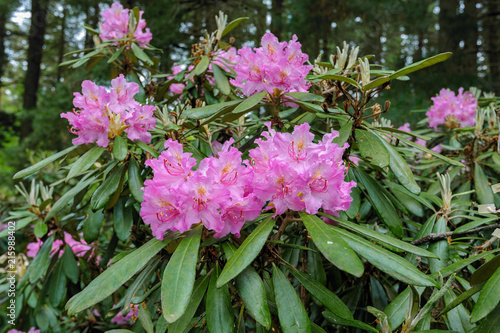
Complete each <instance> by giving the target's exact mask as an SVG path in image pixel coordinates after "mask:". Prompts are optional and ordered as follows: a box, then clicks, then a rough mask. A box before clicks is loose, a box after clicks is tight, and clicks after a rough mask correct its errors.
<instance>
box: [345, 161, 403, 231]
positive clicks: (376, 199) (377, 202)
mask: <svg viewBox="0 0 500 333" xmlns="http://www.w3.org/2000/svg"><path fill="white" fill-rule="evenodd" d="M355 175H356V178H357V179H358V181H359V182H361V184H363V186H364V187H365V189H366V192H368V200H369V201H370V202H371V204H372V206H373V208H374V209H375V212H376V213H377V215H378V217H379V218H380V219H381V220H382V222H383V223H384V224H385V225H386V226H387V227H388V228H389V229H390V230H391V231H392V232H393V233H394V234H395V235H396V236H397V237H403V223H402V222H401V219H400V218H399V216H398V213H397V212H396V209H395V208H394V206H393V205H392V203H391V201H390V200H389V199H388V198H387V197H386V196H385V194H384V193H383V190H382V187H381V186H380V184H379V183H377V182H376V181H375V179H373V178H372V177H371V176H370V175H368V174H365V173H363V172H362V171H360V170H355Z"/></svg>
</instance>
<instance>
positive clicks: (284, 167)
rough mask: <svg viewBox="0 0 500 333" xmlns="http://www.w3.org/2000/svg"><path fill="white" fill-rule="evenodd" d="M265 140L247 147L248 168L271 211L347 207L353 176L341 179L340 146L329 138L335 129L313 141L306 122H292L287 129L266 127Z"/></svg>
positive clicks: (335, 210)
mask: <svg viewBox="0 0 500 333" xmlns="http://www.w3.org/2000/svg"><path fill="white" fill-rule="evenodd" d="M263 136H264V137H265V138H266V140H262V139H258V140H256V143H257V144H258V147H257V148H255V149H252V150H250V152H249V154H250V161H251V165H252V168H253V171H254V181H253V182H254V193H255V194H256V195H257V197H259V198H261V199H263V200H265V201H269V202H270V206H274V207H275V208H276V214H282V213H284V212H285V211H286V210H287V209H290V210H295V211H300V210H304V209H305V210H306V212H308V213H309V214H316V213H318V210H319V209H320V208H323V211H324V212H325V213H328V214H333V215H337V214H338V211H343V210H348V209H349V207H350V205H351V201H352V198H351V195H350V193H351V188H352V187H354V186H356V183H355V182H354V181H351V182H345V181H344V178H345V173H346V168H345V165H344V162H343V160H342V155H343V153H344V149H345V148H347V147H348V146H349V145H348V144H345V145H344V147H342V148H341V147H339V146H338V145H337V144H336V143H332V140H333V139H334V138H335V137H337V136H338V132H336V131H332V133H329V134H326V135H325V136H324V137H323V139H322V141H320V142H319V143H313V139H314V134H312V133H311V132H310V127H309V124H307V123H304V124H302V125H298V126H296V127H295V129H294V131H293V133H291V134H290V133H277V132H276V131H274V130H272V129H271V128H269V132H264V133H263Z"/></svg>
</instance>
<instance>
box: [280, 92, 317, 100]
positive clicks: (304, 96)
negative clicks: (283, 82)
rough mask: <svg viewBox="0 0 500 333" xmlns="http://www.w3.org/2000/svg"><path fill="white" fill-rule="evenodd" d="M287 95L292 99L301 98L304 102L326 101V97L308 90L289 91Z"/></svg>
mask: <svg viewBox="0 0 500 333" xmlns="http://www.w3.org/2000/svg"><path fill="white" fill-rule="evenodd" d="M284 95H285V96H286V97H290V100H291V101H293V100H297V99H298V100H299V101H303V102H318V103H323V102H324V101H325V98H324V97H323V96H320V95H316V94H311V93H308V92H302V91H293V92H288V93H285V94H284Z"/></svg>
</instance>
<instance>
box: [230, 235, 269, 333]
mask: <svg viewBox="0 0 500 333" xmlns="http://www.w3.org/2000/svg"><path fill="white" fill-rule="evenodd" d="M222 248H223V249H224V253H225V254H226V258H227V259H228V260H229V259H230V258H231V257H232V255H233V254H234V252H235V251H236V248H235V247H234V246H233V245H232V244H231V243H229V242H224V243H222ZM235 282H236V289H237V290H238V294H239V295H240V297H241V300H242V301H243V304H244V305H245V308H246V309H247V311H248V313H249V314H250V315H251V316H252V318H254V319H255V320H256V321H257V322H258V323H259V324H261V325H262V326H264V327H266V328H268V329H269V328H270V327H271V313H270V312H269V307H268V306H267V297H266V290H265V289H264V283H263V282H262V279H261V278H260V276H259V274H257V272H256V271H255V269H254V268H253V267H251V266H249V267H247V268H245V270H243V272H241V273H240V274H239V275H238V276H237V277H236V278H235Z"/></svg>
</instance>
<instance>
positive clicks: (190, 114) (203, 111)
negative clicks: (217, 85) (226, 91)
mask: <svg viewBox="0 0 500 333" xmlns="http://www.w3.org/2000/svg"><path fill="white" fill-rule="evenodd" d="M240 103H241V101H239V100H238V101H230V102H223V103H217V104H212V105H207V106H203V107H201V108H194V109H190V110H187V111H185V112H183V113H182V115H181V118H185V119H193V120H197V119H204V118H208V117H210V116H213V115H214V114H216V113H218V112H219V111H222V110H227V112H229V111H231V110H232V108H234V107H236V105H238V104H240Z"/></svg>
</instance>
